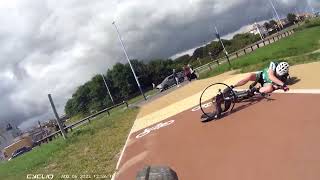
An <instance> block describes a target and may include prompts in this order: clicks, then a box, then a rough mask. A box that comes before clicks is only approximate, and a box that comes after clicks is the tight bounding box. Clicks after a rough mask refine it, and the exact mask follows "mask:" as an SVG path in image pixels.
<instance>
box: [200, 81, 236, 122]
mask: <svg viewBox="0 0 320 180" xmlns="http://www.w3.org/2000/svg"><path fill="white" fill-rule="evenodd" d="M221 89H222V91H223V90H226V89H228V92H221ZM219 93H222V96H223V101H222V103H221V104H220V105H221V111H222V112H221V113H225V112H226V111H228V110H229V109H230V107H231V109H230V111H232V110H233V108H234V105H235V102H236V99H237V97H236V94H235V93H234V91H233V90H232V88H231V87H230V86H228V85H227V84H225V83H213V84H211V85H209V86H207V87H206V88H205V89H204V90H203V92H202V93H201V96H200V103H199V106H200V110H201V111H202V113H203V116H202V117H206V118H210V119H215V118H217V114H218V113H217V108H216V105H217V104H218V103H216V96H217V95H218V94H219ZM208 101H209V102H208ZM210 107H211V108H210Z"/></svg>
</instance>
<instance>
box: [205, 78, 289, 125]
mask: <svg viewBox="0 0 320 180" xmlns="http://www.w3.org/2000/svg"><path fill="white" fill-rule="evenodd" d="M259 79H260V78H259ZM282 81H283V82H286V81H287V76H286V77H285V79H282ZM258 83H260V85H261V86H260V87H262V86H263V82H262V81H261V79H260V80H257V81H254V82H253V83H252V84H251V85H250V86H249V88H248V89H246V90H235V89H233V87H230V86H229V85H227V84H225V83H213V84H211V85H209V86H208V87H206V88H205V89H204V91H203V92H202V94H201V96H200V104H199V106H200V109H201V111H202V113H203V114H202V115H201V119H202V122H207V121H211V120H215V119H219V118H221V117H222V116H223V115H225V114H227V112H229V113H231V112H233V109H234V107H235V104H236V103H240V102H244V101H245V100H254V99H261V98H265V99H269V100H270V98H269V97H270V94H266V93H260V92H259V89H260V87H258V88H257V87H256V85H257V84H258ZM273 85H274V86H275V87H277V89H283V90H284V91H286V90H287V86H286V85H284V86H280V85H277V84H274V83H273ZM210 89H211V90H212V89H213V91H216V89H218V90H217V93H216V95H213V96H211V93H212V92H210ZM221 89H223V91H222V90H221ZM208 93H209V102H208V98H206V97H208ZM209 107H212V110H211V111H210V110H209V112H208V111H207V109H209Z"/></svg>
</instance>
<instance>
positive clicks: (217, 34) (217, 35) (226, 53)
mask: <svg viewBox="0 0 320 180" xmlns="http://www.w3.org/2000/svg"><path fill="white" fill-rule="evenodd" d="M214 28H215V30H216V37H217V38H218V39H219V41H220V43H221V45H222V48H223V51H224V53H225V55H226V58H227V60H228V63H229V66H230V67H231V63H230V59H229V56H228V51H227V50H226V48H225V46H224V44H223V42H222V40H221V38H220V35H219V32H218V29H217V27H216V26H215V27H214Z"/></svg>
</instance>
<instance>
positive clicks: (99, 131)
mask: <svg viewBox="0 0 320 180" xmlns="http://www.w3.org/2000/svg"><path fill="white" fill-rule="evenodd" d="M137 113H138V109H123V108H122V109H119V110H118V111H117V112H114V113H112V114H111V116H107V114H106V113H105V114H104V115H101V116H99V117H97V118H96V119H95V120H94V121H91V123H90V124H87V125H84V126H82V127H79V128H78V129H75V130H74V131H73V132H71V133H69V134H68V139H67V140H63V139H62V138H59V139H56V140H54V141H52V142H50V143H48V144H44V145H42V146H41V147H36V148H35V149H34V150H32V151H31V152H29V153H26V154H24V155H22V156H20V157H17V158H16V159H13V160H11V161H8V162H6V163H2V164H0V179H6V180H11V179H12V180H15V179H26V176H27V174H45V175H46V174H53V175H54V177H55V179H60V178H61V177H62V176H63V175H70V178H71V175H76V176H77V177H78V178H80V176H81V175H88V176H91V177H92V178H94V175H100V176H101V177H102V176H104V177H106V178H107V179H109V178H110V177H111V175H112V173H113V172H114V170H115V165H116V163H117V160H118V155H119V154H118V153H119V152H120V150H121V148H122V147H123V145H124V142H125V140H126V137H127V135H128V133H129V131H130V128H131V127H132V124H133V122H134V120H135V118H136V115H137Z"/></svg>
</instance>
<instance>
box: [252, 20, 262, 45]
mask: <svg viewBox="0 0 320 180" xmlns="http://www.w3.org/2000/svg"><path fill="white" fill-rule="evenodd" d="M254 24H255V25H256V28H257V30H258V33H259V35H260V38H261V40H262V41H263V37H262V34H261V32H260V28H259V24H257V22H254Z"/></svg>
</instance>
